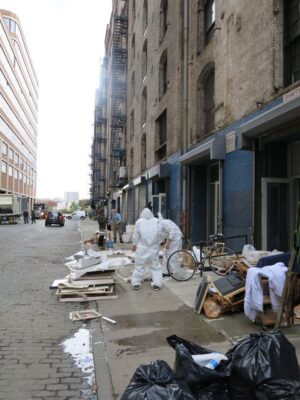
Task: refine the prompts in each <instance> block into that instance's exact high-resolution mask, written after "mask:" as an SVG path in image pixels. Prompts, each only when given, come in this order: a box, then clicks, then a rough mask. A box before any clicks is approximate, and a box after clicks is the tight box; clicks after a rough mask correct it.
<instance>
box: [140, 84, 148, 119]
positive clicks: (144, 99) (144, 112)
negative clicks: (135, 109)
mask: <svg viewBox="0 0 300 400" xmlns="http://www.w3.org/2000/svg"><path fill="white" fill-rule="evenodd" d="M146 120H147V88H146V87H145V88H144V90H143V93H142V110H141V124H142V125H144V124H145V123H146Z"/></svg>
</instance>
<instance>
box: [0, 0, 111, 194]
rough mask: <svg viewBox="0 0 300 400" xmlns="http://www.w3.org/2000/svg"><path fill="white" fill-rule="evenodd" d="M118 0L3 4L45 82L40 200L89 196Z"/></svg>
mask: <svg viewBox="0 0 300 400" xmlns="http://www.w3.org/2000/svg"><path fill="white" fill-rule="evenodd" d="M111 3H112V0H0V8H3V9H6V10H10V11H12V12H14V13H15V14H17V15H18V17H19V19H20V21H21V24H22V28H23V31H24V33H25V37H26V41H27V45H28V47H29V51H30V54H31V58H32V60H33V65H34V67H35V70H36V73H37V77H38V80H39V115H38V118H39V123H38V178H37V197H38V198H44V197H47V198H55V197H63V195H64V192H67V191H69V192H79V196H80V198H81V199H83V198H89V187H90V177H89V173H90V167H89V165H88V164H89V163H90V161H91V159H90V154H91V144H92V135H93V122H94V121H93V112H94V101H95V90H96V88H97V87H98V86H99V71H100V61H101V57H103V56H104V39H105V32H106V26H107V24H109V19H110V13H111Z"/></svg>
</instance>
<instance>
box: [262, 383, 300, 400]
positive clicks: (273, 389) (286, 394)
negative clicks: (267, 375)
mask: <svg viewBox="0 0 300 400" xmlns="http://www.w3.org/2000/svg"><path fill="white" fill-rule="evenodd" d="M255 395H256V399H257V400H300V382H299V381H292V380H287V379H272V380H269V381H267V382H264V383H262V384H261V385H259V386H258V387H257V389H256V390H255Z"/></svg>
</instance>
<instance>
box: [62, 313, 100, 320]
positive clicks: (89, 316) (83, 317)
mask: <svg viewBox="0 0 300 400" xmlns="http://www.w3.org/2000/svg"><path fill="white" fill-rule="evenodd" d="M101 316H102V315H101V314H99V313H98V312H97V311H95V310H84V311H71V312H70V314H69V317H70V319H71V320H72V321H83V320H89V319H93V318H99V317H101Z"/></svg>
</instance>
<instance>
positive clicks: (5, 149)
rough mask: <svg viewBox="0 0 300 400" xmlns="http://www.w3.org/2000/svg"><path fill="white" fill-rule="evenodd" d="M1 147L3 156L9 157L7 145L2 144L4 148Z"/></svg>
mask: <svg viewBox="0 0 300 400" xmlns="http://www.w3.org/2000/svg"><path fill="white" fill-rule="evenodd" d="M1 147H2V154H3V155H4V156H7V154H8V146H7V144H6V143H3V142H2V146H1Z"/></svg>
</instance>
